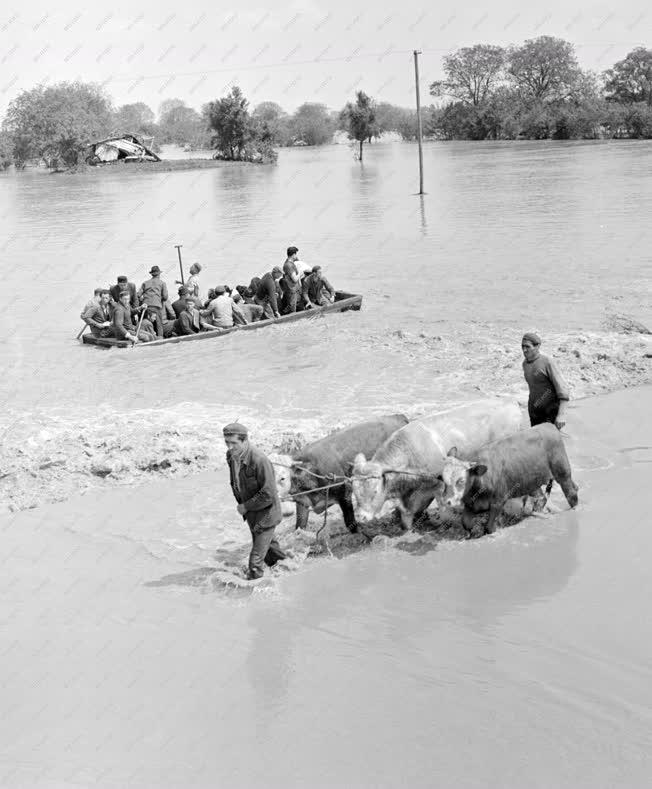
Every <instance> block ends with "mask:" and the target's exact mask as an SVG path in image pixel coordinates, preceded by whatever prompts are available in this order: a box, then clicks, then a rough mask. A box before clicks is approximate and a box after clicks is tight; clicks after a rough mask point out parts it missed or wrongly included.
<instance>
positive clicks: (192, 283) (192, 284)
mask: <svg viewBox="0 0 652 789" xmlns="http://www.w3.org/2000/svg"><path fill="white" fill-rule="evenodd" d="M200 272H201V265H200V264H199V263H193V264H192V266H190V276H189V277H188V279H187V280H186V282H185V287H186V289H187V291H188V293H190V295H191V296H195V298H196V299H197V300H198V302H199V301H201V298H200V296H199V273H200ZM176 282H177V285H183V284H184V283H183V282H179V280H177V281H176Z"/></svg>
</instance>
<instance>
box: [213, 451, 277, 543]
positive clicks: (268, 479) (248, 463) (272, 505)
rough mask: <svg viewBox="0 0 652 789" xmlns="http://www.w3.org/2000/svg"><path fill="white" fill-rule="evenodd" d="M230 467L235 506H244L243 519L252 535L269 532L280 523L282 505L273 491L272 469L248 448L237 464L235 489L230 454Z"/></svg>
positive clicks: (274, 485)
mask: <svg viewBox="0 0 652 789" xmlns="http://www.w3.org/2000/svg"><path fill="white" fill-rule="evenodd" d="M226 461H227V463H228V464H229V474H230V481H231V490H232V491H233V495H234V496H235V500H236V501H237V502H238V504H244V506H245V514H244V515H243V516H242V517H243V519H244V520H246V521H247V523H248V524H249V528H250V529H251V531H252V532H253V533H254V534H258V533H259V532H261V531H265V529H271V528H272V527H274V526H277V525H278V524H279V523H280V522H281V517H282V516H281V502H280V500H279V497H278V491H277V488H276V476H275V474H274V468H273V466H272V464H271V463H270V461H269V460H268V458H267V456H266V455H265V454H264V453H263V452H261V450H260V449H258V448H257V447H254V446H252V445H251V444H250V445H249V447H248V449H247V451H246V452H245V454H244V457H243V458H242V460H241V462H240V469H239V473H238V485H236V484H235V471H234V467H235V463H234V461H233V459H232V458H231V452H227V453H226Z"/></svg>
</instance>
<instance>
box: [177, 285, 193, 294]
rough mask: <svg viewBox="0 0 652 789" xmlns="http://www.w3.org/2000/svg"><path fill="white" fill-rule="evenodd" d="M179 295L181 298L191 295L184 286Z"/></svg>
mask: <svg viewBox="0 0 652 789" xmlns="http://www.w3.org/2000/svg"><path fill="white" fill-rule="evenodd" d="M177 293H178V294H179V296H187V295H188V293H190V291H189V290H188V288H187V287H186V286H185V285H182V286H181V287H180V288H179V290H178V291H177Z"/></svg>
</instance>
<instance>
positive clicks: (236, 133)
mask: <svg viewBox="0 0 652 789" xmlns="http://www.w3.org/2000/svg"><path fill="white" fill-rule="evenodd" d="M248 107H249V102H248V101H247V99H246V98H245V97H244V95H243V93H242V91H241V90H240V88H239V87H238V86H237V85H236V86H234V87H233V88H232V89H231V92H230V93H229V94H228V95H227V96H225V97H224V98H222V99H218V100H217V101H211V102H210V103H209V104H208V105H207V107H206V118H207V120H208V124H209V126H210V128H211V129H212V130H213V131H214V132H215V134H214V137H213V140H212V143H213V147H215V148H217V149H218V150H219V151H221V152H222V153H225V154H228V158H229V159H240V158H241V156H242V153H243V152H244V149H245V146H246V144H247V143H248V142H249V140H250V136H251V122H250V117H249V110H248Z"/></svg>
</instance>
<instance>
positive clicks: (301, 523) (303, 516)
mask: <svg viewBox="0 0 652 789" xmlns="http://www.w3.org/2000/svg"><path fill="white" fill-rule="evenodd" d="M309 513H310V508H309V507H306V505H305V504H301V503H300V502H298V501H297V523H296V527H295V528H297V529H305V528H306V526H307V525H308V515H309Z"/></svg>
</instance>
